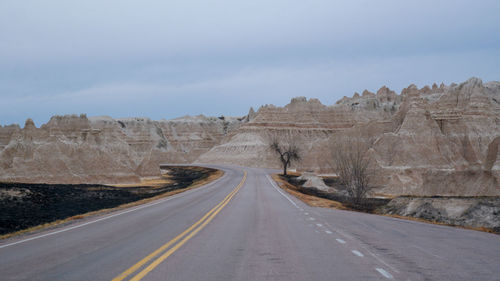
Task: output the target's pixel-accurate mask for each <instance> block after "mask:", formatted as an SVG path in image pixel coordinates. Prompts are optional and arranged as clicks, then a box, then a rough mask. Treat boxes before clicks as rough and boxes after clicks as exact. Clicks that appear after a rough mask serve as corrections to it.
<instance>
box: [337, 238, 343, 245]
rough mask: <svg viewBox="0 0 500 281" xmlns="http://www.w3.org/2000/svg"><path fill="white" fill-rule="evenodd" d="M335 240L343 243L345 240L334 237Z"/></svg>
mask: <svg viewBox="0 0 500 281" xmlns="http://www.w3.org/2000/svg"><path fill="white" fill-rule="evenodd" d="M335 240H337V242H339V243H340V244H345V241H344V240H342V239H339V238H337V239H335Z"/></svg>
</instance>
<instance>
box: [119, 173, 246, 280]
mask: <svg viewBox="0 0 500 281" xmlns="http://www.w3.org/2000/svg"><path fill="white" fill-rule="evenodd" d="M246 177H247V172H244V175H243V179H242V180H241V182H240V183H239V184H238V186H236V187H235V188H234V189H233V191H231V192H230V193H229V194H228V195H227V196H226V197H225V198H224V200H222V201H221V202H220V203H219V204H217V205H216V206H215V207H214V208H212V209H211V210H210V211H209V212H208V213H206V214H205V215H204V216H203V217H202V218H201V219H200V220H198V221H197V222H196V223H194V224H193V225H192V226H190V227H189V228H188V229H186V230H184V231H183V232H182V233H181V234H179V235H177V236H176V237H175V238H174V239H172V240H170V241H168V242H167V243H165V244H164V245H162V246H161V247H160V248H158V249H157V250H155V251H154V252H152V253H150V254H149V255H147V256H146V257H145V258H143V259H142V260H140V261H139V262H137V263H136V264H134V265H133V266H132V267H130V268H129V269H127V270H126V271H124V272H123V273H121V274H120V275H118V276H117V277H115V278H113V280H112V281H121V280H123V279H125V278H126V277H127V276H129V275H130V274H132V273H134V272H135V271H137V270H138V269H139V268H141V267H142V266H143V265H144V264H146V263H147V262H149V261H150V260H151V259H153V258H154V257H156V256H157V255H159V254H160V253H161V252H163V251H164V250H166V249H167V248H168V247H170V246H172V245H173V244H174V243H176V242H177V241H178V240H180V239H181V238H182V237H184V236H185V235H186V234H188V233H189V232H191V231H192V230H193V229H195V228H196V227H197V226H198V225H200V224H201V226H199V227H198V228H196V229H195V230H194V231H193V232H191V233H190V234H189V235H188V236H186V237H185V238H184V239H182V240H181V241H180V242H179V243H178V244H177V245H175V246H174V247H172V248H171V249H170V250H168V251H167V252H166V253H165V254H163V255H162V256H160V257H159V258H158V259H156V260H155V261H153V262H152V263H151V264H150V265H149V266H148V267H146V268H145V269H144V270H142V271H141V272H140V273H139V274H137V275H136V276H135V277H134V278H132V279H131V280H134V281H136V280H140V279H142V278H143V277H144V276H145V275H146V274H148V273H149V272H150V271H151V270H153V269H154V268H155V267H156V266H158V265H159V264H160V263H161V262H162V261H164V260H165V259H166V258H168V257H169V256H170V255H171V254H173V253H174V252H175V251H176V250H177V249H179V248H180V247H181V246H182V245H184V244H185V243H186V242H187V241H188V240H189V239H191V238H192V237H193V236H194V235H196V233H198V232H199V231H200V230H201V229H202V228H204V227H205V226H206V225H207V224H208V223H209V222H210V221H211V220H212V219H213V218H214V217H215V216H216V215H217V214H218V213H219V212H220V210H222V208H224V206H226V205H227V204H228V203H229V201H230V200H231V199H232V198H233V196H234V195H235V194H236V193H237V192H238V190H240V188H241V187H242V186H243V183H244V182H245V180H246ZM207 218H208V219H207Z"/></svg>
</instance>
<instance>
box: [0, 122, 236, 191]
mask: <svg viewBox="0 0 500 281" xmlns="http://www.w3.org/2000/svg"><path fill="white" fill-rule="evenodd" d="M240 123H241V121H239V120H237V119H235V118H215V117H204V116H196V117H184V118H178V119H174V120H162V121H152V120H150V119H147V118H128V119H116V120H115V119H112V118H110V117H91V118H87V116H85V115H80V116H76V115H67V116H54V117H53V118H51V120H50V121H49V122H48V123H47V124H44V125H42V126H41V127H40V128H36V127H35V125H34V123H33V121H32V120H30V119H29V120H28V121H26V124H25V127H24V128H23V129H21V128H19V126H17V125H11V126H6V127H0V180H2V181H20V182H46V183H115V182H135V181H138V180H139V179H140V177H144V176H152V175H159V174H160V171H159V163H162V162H171V163H187V162H191V161H193V160H194V159H196V158H197V157H198V156H199V155H200V154H202V153H204V152H206V151H208V150H209V149H210V148H211V147H213V146H214V145H216V144H219V143H220V142H221V140H222V139H223V138H224V137H225V136H226V135H228V134H230V133H231V132H232V131H233V130H235V129H236V128H237V127H238V126H239V124H240Z"/></svg>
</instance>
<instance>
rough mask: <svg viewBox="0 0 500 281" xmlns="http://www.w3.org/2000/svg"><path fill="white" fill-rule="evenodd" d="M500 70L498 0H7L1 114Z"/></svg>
mask: <svg viewBox="0 0 500 281" xmlns="http://www.w3.org/2000/svg"><path fill="white" fill-rule="evenodd" d="M472 76H476V77H480V78H482V79H483V81H485V82H486V81H492V80H496V81H498V80H500V1H496V0H491V1H472V0H471V1H460V0H449V1H444V0H443V1H440V0H432V1H430V0H429V1H427V0H418V1H417V0H415V1H413V0H404V1H403V0H394V1H389V0H387V1H384V0H366V1H353V0H346V1H335V0H327V1H315V0H311V1H303V0H302V1H292V0H283V1H281V0H265V1H260V0H257V1H256V0H252V1H237V0H227V1H210V0H205V1H189V0H182V1H172V0H168V1H161V0H158V1H153V0H150V1H144V0H143V1H126V0H119V1H118V0H117V1H107V0H98V1H97V0H86V1H68V0H47V1H38V0H34V1H30V0H23V1H19V0H13V1H10V0H1V1H0V124H2V125H5V124H10V123H20V124H21V125H24V121H25V120H26V118H28V117H31V118H33V119H34V120H35V123H36V125H37V126H40V125H41V124H42V123H45V122H47V121H48V120H49V118H50V116H52V115H54V114H72V113H75V114H80V113H87V114H88V115H89V116H95V115H109V116H112V117H132V116H144V117H150V118H152V119H155V120H158V119H162V118H166V119H170V118H175V117H180V116H183V115H187V114H189V115H197V114H205V115H212V116H220V115H233V116H242V115H244V114H246V113H247V112H248V109H249V108H250V106H253V107H255V108H256V109H257V108H258V107H259V106H261V105H264V104H276V105H281V106H282V105H285V104H287V103H288V102H289V101H290V99H291V98H292V97H295V96H306V97H309V98H311V97H315V98H319V99H320V100H321V102H323V103H324V104H328V105H330V104H334V103H335V102H336V101H337V100H338V99H340V98H341V97H342V96H344V95H346V96H352V94H353V93H354V92H362V91H363V90H364V89H368V90H371V91H373V92H374V91H376V90H377V89H379V88H380V87H381V86H382V85H387V86H388V87H390V88H391V89H394V90H396V91H397V92H398V93H399V92H400V91H401V89H402V88H404V87H407V86H408V85H409V84H412V83H413V84H416V85H417V86H419V87H422V86H424V85H427V84H429V85H430V84H432V83H433V82H437V83H441V82H445V83H446V84H449V83H451V82H462V81H464V80H466V79H468V78H469V77H472Z"/></svg>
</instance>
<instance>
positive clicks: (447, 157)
mask: <svg viewBox="0 0 500 281" xmlns="http://www.w3.org/2000/svg"><path fill="white" fill-rule="evenodd" d="M276 134H277V135H282V136H285V135H286V136H292V138H293V139H294V140H295V141H296V142H299V143H300V146H301V147H302V156H303V160H302V161H301V162H300V163H298V164H296V167H297V168H298V169H300V170H304V171H316V172H335V169H334V165H333V159H334V157H335V155H334V150H335V149H334V148H333V146H335V145H336V144H338V143H349V142H352V141H361V142H362V143H363V144H364V145H365V147H366V152H365V153H366V157H369V158H371V159H372V163H373V164H372V166H373V170H374V171H375V177H374V183H375V184H376V185H377V186H378V187H379V188H378V190H377V191H378V192H382V193H390V194H410V195H469V196H473V195H500V161H499V160H498V156H497V155H498V143H500V139H499V138H500V83H498V82H489V83H485V84H483V82H482V81H481V80H480V79H477V78H471V79H469V80H468V81H466V82H464V83H462V84H460V85H455V84H452V85H450V86H445V85H443V84H441V85H440V86H439V87H438V86H437V85H436V84H434V85H433V86H432V87H429V86H425V87H423V88H421V89H418V88H417V87H416V86H415V85H411V86H409V87H408V88H406V89H404V90H403V91H402V92H401V94H399V95H397V94H396V93H395V92H394V91H391V90H389V89H388V88H387V87H382V88H381V89H380V90H378V91H377V93H371V92H369V91H364V92H363V93H362V95H359V94H357V93H356V94H354V96H353V97H352V98H348V97H344V98H343V99H341V100H340V101H338V102H337V103H336V104H335V105H332V106H325V105H323V104H321V103H320V102H319V101H318V100H316V99H310V100H307V99H306V98H295V99H293V100H292V101H291V103H290V104H288V105H287V106H285V107H282V108H281V107H274V106H263V107H261V108H260V109H259V110H258V112H257V113H256V115H255V117H254V118H253V119H251V120H250V121H249V122H248V123H245V124H243V125H242V126H241V127H240V128H239V129H238V130H236V131H235V132H234V134H233V135H232V136H231V138H230V139H229V141H227V142H225V143H223V144H221V145H218V146H215V147H213V148H212V149H211V150H210V151H208V152H207V153H205V154H203V155H201V156H200V158H199V159H198V160H199V161H200V162H218V163H232V164H238V165H244V166H260V167H262V166H266V167H274V168H278V167H279V163H278V162H277V159H276V157H275V156H274V155H273V154H272V152H271V151H269V150H268V142H269V141H268V139H269V137H268V136H269V135H276Z"/></svg>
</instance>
